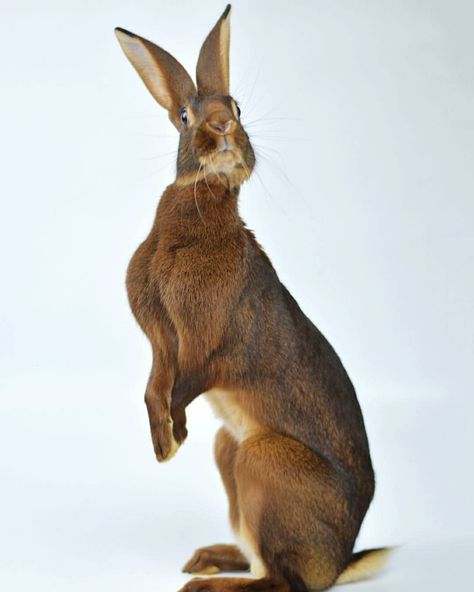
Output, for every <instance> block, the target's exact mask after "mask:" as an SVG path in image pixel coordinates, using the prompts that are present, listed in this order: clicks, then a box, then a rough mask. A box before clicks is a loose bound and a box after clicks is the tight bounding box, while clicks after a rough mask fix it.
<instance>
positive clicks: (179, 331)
mask: <svg viewBox="0 0 474 592" xmlns="http://www.w3.org/2000/svg"><path fill="white" fill-rule="evenodd" d="M229 17H230V5H229V6H227V8H226V9H225V11H224V13H223V14H222V16H221V17H220V18H219V20H218V21H217V23H216V25H215V26H214V28H213V29H212V30H211V32H210V33H209V35H208V36H207V38H206V39H205V41H204V43H203V45H202V48H201V50H200V53H199V59H198V63H197V75H196V85H195V84H194V82H193V80H192V78H191V77H190V76H189V74H188V73H187V72H186V70H185V69H184V67H183V66H182V65H181V64H180V63H179V62H178V61H177V60H176V59H175V58H174V57H173V56H171V55H170V54H169V53H167V52H166V51H165V50H163V49H161V48H160V47H158V46H156V45H155V44H154V43H152V42H150V41H148V40H146V39H144V38H142V37H139V36H138V35H135V34H133V33H130V32H128V31H126V30H125V29H121V28H117V29H116V30H115V31H116V35H117V38H118V40H119V42H120V45H121V47H122V49H123V51H124V52H125V55H126V56H127V58H128V59H129V61H130V62H131V64H132V65H133V66H134V68H135V69H136V71H137V72H138V74H139V75H140V77H141V79H142V80H143V82H144V83H145V85H146V87H147V88H148V90H149V91H150V93H151V94H152V95H153V97H154V98H155V99H156V101H157V102H158V103H159V104H160V105H161V106H162V107H164V108H165V109H166V110H167V111H168V114H169V118H170V120H171V122H172V123H173V124H174V126H175V127H176V129H177V130H178V132H179V149H178V156H177V167H176V179H175V181H174V182H173V183H172V184H171V185H169V186H168V187H167V188H166V190H165V192H164V193H163V195H162V197H161V199H160V201H159V204H158V209H157V212H156V217H155V220H154V222H153V226H152V228H151V231H150V233H149V235H148V237H147V238H146V239H145V241H144V242H143V243H142V244H141V245H140V246H139V247H138V249H137V251H136V252H135V254H134V255H133V257H132V259H131V261H130V264H129V267H128V271H127V279H126V285H127V291H128V297H129V301H130V306H131V309H132V311H133V314H134V316H135V318H136V320H137V322H138V324H139V326H140V327H141V329H142V330H143V332H144V333H145V334H146V336H147V337H148V339H149V341H150V343H151V347H152V353H153V362H152V369H151V373H150V377H149V380H148V384H147V387H146V393H145V402H146V406H147V411H148V415H149V422H150V429H151V437H152V441H153V447H154V451H155V455H156V458H157V460H158V461H161V462H162V461H167V460H169V459H171V458H172V457H173V455H174V454H175V453H176V451H177V450H178V448H179V447H180V446H181V444H182V443H183V442H184V441H185V439H186V436H187V429H186V407H187V406H188V405H189V404H190V403H191V402H192V401H193V400H194V399H195V398H196V397H198V396H199V395H200V394H204V396H205V397H206V398H207V400H208V401H209V403H210V404H211V406H212V407H213V408H214V410H215V412H216V413H217V415H218V416H219V417H220V418H221V419H222V421H223V427H222V428H221V429H220V430H219V432H218V433H217V437H216V442H215V458H216V463H217V466H218V468H219V471H220V474H221V476H222V480H223V483H224V488H225V490H226V493H227V497H228V502H229V517H230V522H231V525H232V528H233V531H234V533H235V536H236V539H237V541H238V542H239V546H233V545H213V546H209V547H203V548H201V549H198V550H197V551H196V553H195V554H194V556H193V557H192V558H191V559H190V560H189V561H188V562H187V563H186V565H185V566H184V568H183V571H185V572H188V573H190V574H194V575H201V576H202V575H214V574H217V573H218V572H221V571H226V572H228V571H249V570H250V571H251V575H252V576H253V577H252V578H250V577H244V578H240V577H233V578H228V577H205V578H195V579H192V580H190V581H189V582H188V583H187V584H186V585H185V586H184V587H183V588H182V590H181V592H198V591H209V592H214V591H216V592H217V591H220V592H224V591H225V592H243V591H244V590H245V591H246V592H257V591H266V590H272V591H273V592H308V591H316V590H325V589H327V588H329V587H331V586H332V585H333V584H334V583H336V582H337V583H341V582H349V581H356V580H358V579H363V578H365V577H367V576H368V575H370V574H372V573H374V572H376V571H378V570H379V569H380V568H381V566H382V565H383V564H384V562H385V561H386V558H387V554H388V551H389V550H388V549H387V548H381V549H373V550H369V551H363V552H359V553H355V554H354V553H353V546H354V542H355V539H356V537H357V534H358V532H359V529H360V526H361V523H362V520H363V518H364V516H365V514H366V512H367V509H368V507H369V504H370V502H371V500H372V497H373V494H374V472H373V468H372V463H371V458H370V453H369V445H368V440H367V435H366V431H365V427H364V421H363V417H362V413H361V409H360V407H359V404H358V401H357V398H356V394H355V391H354V388H353V386H352V383H351V381H350V379H349V377H348V375H347V373H346V371H345V369H344V367H343V365H342V363H341V361H340V359H339V357H338V356H337V354H336V353H335V351H334V350H333V348H332V347H331V345H330V344H329V343H328V341H327V340H326V339H325V337H324V336H323V335H322V334H321V333H320V331H319V330H318V329H317V328H316V327H315V326H314V325H313V323H312V322H311V321H310V320H309V319H308V318H307V317H306V316H305V314H304V313H303V312H302V311H301V309H300V308H299V306H298V304H297V303H296V301H295V300H294V299H293V297H292V296H291V294H290V293H289V292H288V290H287V289H286V288H285V286H284V285H283V284H282V283H281V282H280V280H279V278H278V275H277V273H276V271H275V269H274V268H273V266H272V264H271V262H270V260H269V258H268V257H267V255H266V254H265V252H264V251H263V249H262V247H261V246H260V245H259V244H258V242H257V240H256V239H255V236H254V234H253V233H252V232H251V231H250V230H249V229H248V228H247V227H246V226H245V224H244V222H243V221H242V219H241V217H240V215H239V211H238V197H239V191H240V187H241V185H242V184H243V183H244V182H245V181H247V180H248V179H249V177H250V176H251V174H252V171H253V169H254V167H255V154H254V150H253V148H252V145H251V142H250V140H249V136H248V135H247V133H246V132H245V130H244V128H243V126H242V122H241V120H240V109H239V106H238V104H237V102H236V101H235V100H234V99H233V98H232V97H231V96H230V95H229V41H230V20H229Z"/></svg>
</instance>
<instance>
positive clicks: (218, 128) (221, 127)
mask: <svg viewBox="0 0 474 592" xmlns="http://www.w3.org/2000/svg"><path fill="white" fill-rule="evenodd" d="M207 125H208V126H209V127H210V128H211V129H212V131H213V132H216V133H218V134H220V135H224V134H225V133H227V132H228V131H229V129H230V127H231V125H232V121H230V120H229V121H226V122H225V123H220V122H218V121H209V122H208V124H207Z"/></svg>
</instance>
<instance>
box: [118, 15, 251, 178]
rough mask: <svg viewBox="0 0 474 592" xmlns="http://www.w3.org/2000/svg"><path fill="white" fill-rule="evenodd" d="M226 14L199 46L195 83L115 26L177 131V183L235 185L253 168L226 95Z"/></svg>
mask: <svg viewBox="0 0 474 592" xmlns="http://www.w3.org/2000/svg"><path fill="white" fill-rule="evenodd" d="M229 16H230V5H228V6H227V8H226V9H225V11H224V13H223V14H222V16H221V17H220V19H219V20H218V21H217V23H216V25H215V26H214V28H213V29H212V30H211V32H210V33H209V35H208V36H207V38H206V40H205V41H204V43H203V45H202V47H201V51H200V53H199V59H198V63H197V69H196V83H197V84H196V85H195V84H194V82H193V80H192V78H191V77H190V76H189V74H188V73H187V72H186V70H185V69H184V67H183V66H182V65H181V64H180V63H179V62H178V61H177V60H176V59H175V58H174V57H173V56H172V55H170V54H169V53H168V52H166V51H165V50H164V49H161V48H160V47H158V46H157V45H155V44H154V43H151V41H148V40H146V39H143V38H142V37H139V36H138V35H134V34H133V33H130V32H129V31H125V30H124V29H120V28H117V29H116V30H115V33H116V35H117V38H118V40H119V42H120V45H121V46H122V49H123V51H124V52H125V55H126V56H127V58H128V59H129V60H130V62H131V64H132V65H133V67H134V68H135V70H136V71H137V72H138V74H139V76H140V77H141V79H142V80H143V82H144V83H145V85H146V87H147V88H148V90H149V91H150V93H151V94H152V95H153V97H154V98H155V99H156V100H157V101H158V103H159V104H160V105H161V106H162V107H164V108H165V109H166V110H167V111H168V114H169V118H170V120H171V121H172V123H173V124H174V125H175V127H176V128H177V129H178V131H179V134H180V140H179V150H178V161H177V179H176V181H177V183H179V184H188V183H189V184H191V183H195V182H196V181H197V180H198V179H200V178H206V179H209V178H210V177H212V176H219V177H220V178H222V177H224V178H225V179H227V182H228V184H229V186H232V187H238V186H239V185H241V184H242V183H243V182H244V181H245V180H246V179H248V178H249V176H250V174H251V172H252V170H253V168H254V166H255V154H254V151H253V148H252V146H251V144H250V140H249V137H248V135H247V133H246V132H245V130H244V128H243V127H242V124H241V122H240V109H239V107H238V105H237V103H236V101H235V100H234V99H233V98H232V97H231V96H230V95H229V41H230V22H229Z"/></svg>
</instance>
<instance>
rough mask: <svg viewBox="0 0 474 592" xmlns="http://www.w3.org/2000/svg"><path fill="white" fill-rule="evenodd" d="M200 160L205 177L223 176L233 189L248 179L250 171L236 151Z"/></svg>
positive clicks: (225, 151) (220, 152) (226, 151)
mask: <svg viewBox="0 0 474 592" xmlns="http://www.w3.org/2000/svg"><path fill="white" fill-rule="evenodd" d="M200 160H201V164H202V165H203V168H204V173H205V175H206V177H210V176H212V175H216V176H221V175H223V176H225V177H227V179H228V181H229V185H231V186H233V187H237V186H238V185H241V184H242V183H243V182H244V181H246V180H247V179H248V178H249V177H250V172H251V171H250V169H249V167H248V166H247V165H246V164H245V163H244V162H243V159H242V157H241V155H240V154H239V152H237V151H234V150H222V151H219V152H214V153H213V154H210V155H209V156H207V157H205V158H201V159H200Z"/></svg>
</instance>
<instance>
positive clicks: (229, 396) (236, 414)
mask: <svg viewBox="0 0 474 592" xmlns="http://www.w3.org/2000/svg"><path fill="white" fill-rule="evenodd" d="M205 397H206V399H207V401H208V402H209V404H210V405H211V407H212V409H213V411H214V413H215V415H216V416H217V417H219V418H220V419H222V421H223V422H224V425H225V427H226V428H227V430H228V431H229V432H230V433H231V434H232V436H233V437H234V438H235V440H236V441H237V442H238V443H239V444H240V443H241V442H243V441H244V440H246V439H247V438H250V436H254V435H255V434H257V433H258V432H259V431H260V430H261V429H262V427H261V426H260V425H259V424H258V422H257V421H256V420H255V419H254V418H252V417H250V416H249V415H248V414H247V413H245V411H244V410H243V409H242V407H241V406H240V405H239V401H238V397H237V396H236V394H235V393H233V392H230V391H224V390H219V389H212V390H210V391H208V392H207V393H205Z"/></svg>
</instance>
